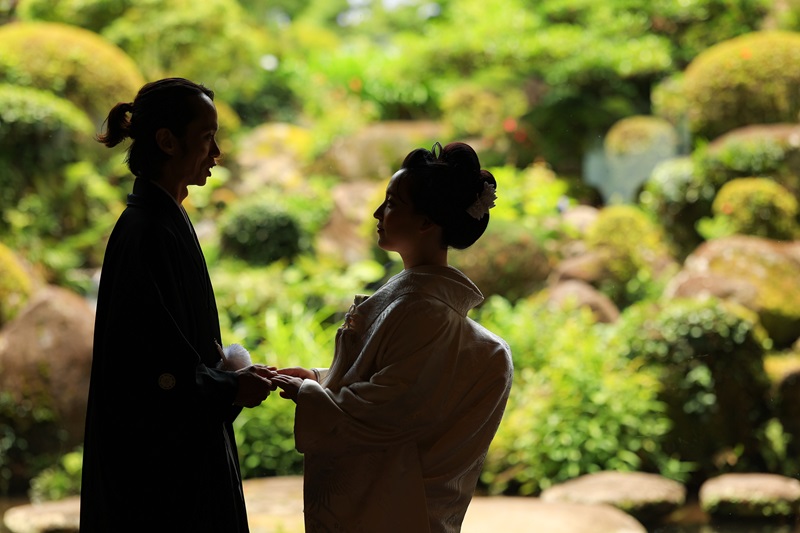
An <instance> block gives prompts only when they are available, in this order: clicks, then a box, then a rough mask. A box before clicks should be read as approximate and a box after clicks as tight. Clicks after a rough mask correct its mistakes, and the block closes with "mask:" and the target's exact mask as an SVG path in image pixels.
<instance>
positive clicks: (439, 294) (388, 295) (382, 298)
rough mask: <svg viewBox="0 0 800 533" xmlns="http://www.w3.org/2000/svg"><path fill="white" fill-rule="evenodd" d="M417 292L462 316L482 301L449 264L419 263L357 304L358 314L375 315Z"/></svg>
mask: <svg viewBox="0 0 800 533" xmlns="http://www.w3.org/2000/svg"><path fill="white" fill-rule="evenodd" d="M413 292H419V293H424V294H425V295H427V296H430V297H433V298H436V299H437V300H440V301H442V302H444V303H445V304H447V305H448V306H450V307H451V308H452V309H454V310H455V311H456V312H457V313H458V314H460V315H461V316H466V315H467V313H468V312H469V311H470V309H472V308H474V307H475V306H477V305H478V304H480V303H481V302H482V301H483V294H481V291H480V290H479V289H478V287H476V286H475V284H474V283H472V281H471V280H470V279H469V278H468V277H467V276H465V275H464V274H463V273H462V272H461V271H459V270H457V269H455V268H453V267H451V266H446V267H444V266H421V267H414V268H410V269H407V270H403V271H402V272H400V273H399V274H397V275H395V276H393V277H392V278H391V279H390V280H389V281H387V282H386V284H385V285H383V287H381V288H380V289H379V290H378V291H377V292H376V293H375V294H373V295H372V296H370V297H369V298H368V299H367V300H366V301H364V302H363V303H362V304H360V305H359V306H358V313H359V314H365V315H367V316H372V317H373V318H374V317H375V316H376V313H375V312H376V311H378V312H380V310H382V309H383V308H385V307H386V306H387V305H389V304H390V303H391V302H392V301H394V300H396V299H397V298H398V297H399V296H401V295H403V294H407V293H413Z"/></svg>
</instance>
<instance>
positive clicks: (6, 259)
mask: <svg viewBox="0 0 800 533" xmlns="http://www.w3.org/2000/svg"><path fill="white" fill-rule="evenodd" d="M32 291H33V283H32V280H31V276H30V275H29V274H28V273H27V272H25V269H24V268H23V266H22V264H21V262H20V261H19V259H17V257H16V256H15V255H14V252H12V251H11V250H10V249H9V248H8V247H7V246H6V245H5V244H3V243H0V327H2V326H3V325H4V324H5V323H6V322H8V321H9V320H11V319H13V318H14V317H16V316H17V314H19V312H20V311H21V310H22V308H23V307H25V304H26V303H28V299H29V298H30V296H31V292H32Z"/></svg>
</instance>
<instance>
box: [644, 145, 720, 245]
mask: <svg viewBox="0 0 800 533" xmlns="http://www.w3.org/2000/svg"><path fill="white" fill-rule="evenodd" d="M715 194H716V187H714V185H713V184H711V183H709V182H708V181H706V180H705V179H704V177H703V175H702V174H701V173H699V172H697V171H696V170H695V162H694V160H693V159H692V158H691V157H679V158H675V159H669V160H667V161H663V162H661V163H659V164H658V165H656V167H655V168H654V169H653V172H652V173H651V175H650V178H649V179H648V180H647V181H646V182H645V184H644V187H643V189H642V193H641V194H640V195H639V202H640V205H641V206H642V209H643V210H644V211H645V212H647V213H649V214H650V215H651V216H652V217H653V218H654V219H656V220H658V221H660V223H661V224H662V225H663V227H664V237H665V239H667V242H669V243H670V244H671V245H672V246H673V249H674V250H675V253H676V256H677V257H678V258H679V259H685V258H686V256H688V255H689V254H690V253H691V252H692V251H693V250H694V249H695V248H696V247H697V246H698V245H699V244H700V243H701V242H702V241H703V238H702V237H701V236H700V234H699V233H698V232H697V230H696V228H695V224H696V223H697V221H698V220H700V219H701V218H702V217H704V216H706V215H707V214H708V213H710V211H711V203H712V201H713V200H714V195H715Z"/></svg>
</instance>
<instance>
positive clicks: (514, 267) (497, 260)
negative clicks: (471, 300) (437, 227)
mask: <svg viewBox="0 0 800 533" xmlns="http://www.w3.org/2000/svg"><path fill="white" fill-rule="evenodd" d="M450 263H451V264H452V265H453V266H454V267H456V268H458V269H459V270H461V271H462V272H464V273H465V274H466V275H467V276H468V277H469V278H470V279H471V280H472V281H473V282H475V284H476V285H477V286H478V288H479V289H480V290H481V292H482V293H483V295H484V296H487V297H488V296H491V295H493V294H498V295H500V296H503V297H504V298H506V299H508V300H511V301H516V300H518V299H519V298H524V297H526V296H529V295H531V294H532V293H534V292H536V291H537V290H538V289H540V288H541V287H542V286H544V283H545V281H546V280H547V276H548V275H549V274H550V271H551V265H550V262H549V259H548V257H547V255H546V254H545V252H544V251H543V250H542V248H541V246H540V245H539V244H538V243H537V242H536V239H535V238H534V236H533V235H532V234H531V232H529V231H527V230H526V229H525V228H524V227H522V226H520V225H518V224H514V223H511V222H507V221H504V220H492V221H491V223H490V224H489V227H488V228H487V229H486V232H485V233H484V235H483V236H482V237H481V238H480V239H478V242H476V243H475V244H473V245H472V246H470V247H469V248H468V249H467V250H465V251H464V252H463V253H461V252H459V251H458V250H452V251H451V252H450Z"/></svg>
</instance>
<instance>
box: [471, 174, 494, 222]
mask: <svg viewBox="0 0 800 533" xmlns="http://www.w3.org/2000/svg"><path fill="white" fill-rule="evenodd" d="M495 200H497V194H495V187H494V185H492V184H491V183H489V182H488V181H484V182H483V190H482V191H481V193H480V194H479V195H478V198H477V199H476V200H475V202H473V204H472V205H471V206H469V207H468V208H467V213H468V214H469V216H471V217H472V218H474V219H476V220H480V219H482V218H483V217H484V216H485V215H487V214H488V213H489V209H491V208H493V207H494V201H495Z"/></svg>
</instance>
